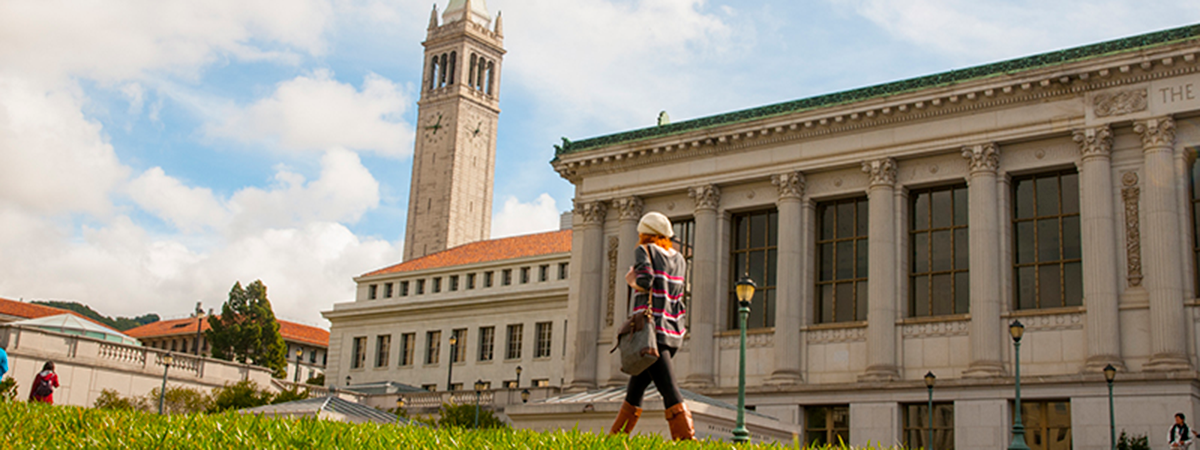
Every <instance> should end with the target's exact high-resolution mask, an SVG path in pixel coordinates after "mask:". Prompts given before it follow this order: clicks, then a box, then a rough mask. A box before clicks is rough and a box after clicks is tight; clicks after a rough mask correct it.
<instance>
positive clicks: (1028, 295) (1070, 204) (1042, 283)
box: [1013, 170, 1083, 309]
mask: <svg viewBox="0 0 1200 450" xmlns="http://www.w3.org/2000/svg"><path fill="white" fill-rule="evenodd" d="M1013 243H1014V245H1015V246H1016V258H1015V261H1014V264H1013V269H1014V271H1015V272H1016V273H1015V274H1014V275H1015V277H1016V285H1017V309H1038V308H1055V307H1060V306H1079V305H1081V304H1083V264H1082V262H1081V252H1080V236H1079V176H1078V175H1077V174H1076V173H1075V171H1074V170H1070V171H1062V172H1051V173H1044V174H1037V175H1033V176H1027V177H1021V178H1015V179H1013Z"/></svg>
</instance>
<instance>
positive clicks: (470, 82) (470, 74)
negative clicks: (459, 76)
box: [467, 53, 476, 87]
mask: <svg viewBox="0 0 1200 450" xmlns="http://www.w3.org/2000/svg"><path fill="white" fill-rule="evenodd" d="M475 59H476V56H475V54H474V53H472V54H471V69H470V70H468V71H467V86H471V87H475Z"/></svg>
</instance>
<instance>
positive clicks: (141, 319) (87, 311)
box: [30, 300, 159, 331]
mask: <svg viewBox="0 0 1200 450" xmlns="http://www.w3.org/2000/svg"><path fill="white" fill-rule="evenodd" d="M30 303H35V304H38V305H45V306H52V307H55V308H60V309H65V310H68V311H74V312H77V313H79V314H81V315H83V316H85V317H88V318H91V319H94V320H96V321H97V322H100V323H103V324H105V325H108V326H110V327H113V328H116V329H117V330H118V331H125V330H129V329H133V328H137V327H140V326H142V325H145V324H148V323H154V322H158V320H159V318H158V314H153V313H151V314H145V315H141V316H137V317H133V318H129V317H108V316H105V315H103V314H100V313H98V312H96V310H94V309H92V308H91V307H90V306H88V305H85V304H82V303H79V302H60V301H56V300H47V301H41V300H35V301H32V302H30Z"/></svg>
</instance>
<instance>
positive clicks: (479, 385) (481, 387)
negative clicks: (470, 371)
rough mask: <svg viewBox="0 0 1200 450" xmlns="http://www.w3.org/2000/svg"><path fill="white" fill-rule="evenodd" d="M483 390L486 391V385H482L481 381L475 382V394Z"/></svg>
mask: <svg viewBox="0 0 1200 450" xmlns="http://www.w3.org/2000/svg"><path fill="white" fill-rule="evenodd" d="M484 389H487V385H486V384H483V380H476V381H475V392H479V391H482V390H484Z"/></svg>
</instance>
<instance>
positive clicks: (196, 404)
mask: <svg viewBox="0 0 1200 450" xmlns="http://www.w3.org/2000/svg"><path fill="white" fill-rule="evenodd" d="M158 392H159V390H158V388H154V389H152V390H151V391H150V393H149V394H146V396H145V397H143V398H142V400H143V401H142V403H143V405H144V408H143V410H144V411H158ZM212 402H213V400H212V396H210V395H209V394H207V393H205V392H202V391H199V390H196V389H189V388H185V387H182V386H170V385H168V386H167V395H166V397H165V398H163V413H164V414H192V413H198V412H204V411H207V410H208V409H209V408H210V407H211V406H212Z"/></svg>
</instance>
